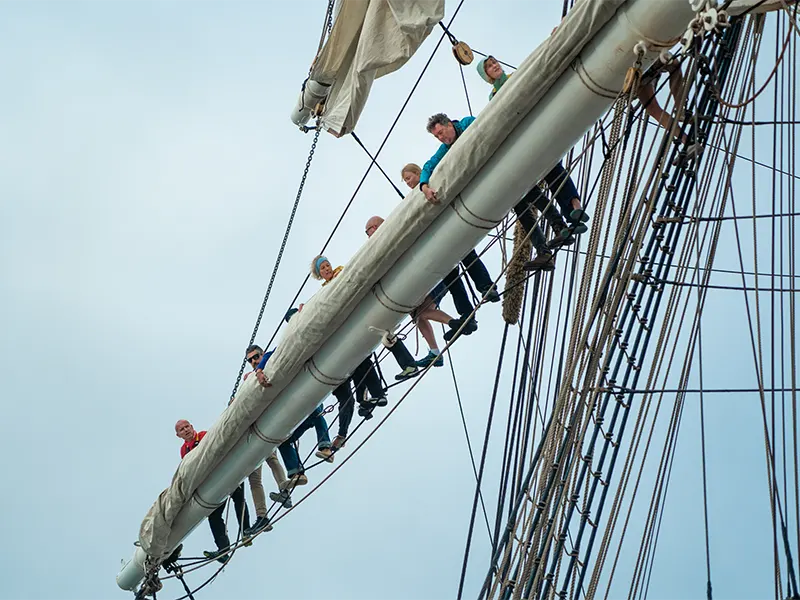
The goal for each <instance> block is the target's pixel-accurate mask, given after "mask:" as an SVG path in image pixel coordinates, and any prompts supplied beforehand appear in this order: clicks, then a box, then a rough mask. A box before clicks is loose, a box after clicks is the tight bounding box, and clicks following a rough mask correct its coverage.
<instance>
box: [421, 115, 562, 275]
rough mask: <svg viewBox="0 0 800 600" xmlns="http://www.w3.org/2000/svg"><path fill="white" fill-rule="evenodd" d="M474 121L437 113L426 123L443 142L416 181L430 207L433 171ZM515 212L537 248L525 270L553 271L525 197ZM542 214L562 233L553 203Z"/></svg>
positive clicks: (434, 198) (434, 197)
mask: <svg viewBox="0 0 800 600" xmlns="http://www.w3.org/2000/svg"><path fill="white" fill-rule="evenodd" d="M474 121H475V117H463V118H461V119H457V120H453V119H450V117H448V116H447V115H446V114H444V113H437V114H435V115H433V116H432V117H431V118H430V119H428V126H427V130H428V133H431V134H433V136H434V137H435V138H436V139H437V140H439V141H440V142H442V145H441V146H439V149H438V150H437V151H436V154H434V155H433V156H431V158H430V159H429V160H428V162H426V163H425V166H423V167H422V173H421V174H420V177H419V189H420V191H421V192H422V193H423V194H424V195H425V199H426V200H427V201H428V202H430V203H432V204H438V203H439V198H438V196H437V195H436V190H434V189H433V188H432V187H431V186H430V185H429V182H430V179H431V175H432V174H433V171H434V169H436V166H437V165H438V164H439V163H440V162H441V160H442V159H443V158H444V155H445V154H447V151H448V150H450V147H451V146H452V145H453V144H455V143H456V141H457V140H458V138H459V137H461V134H462V133H464V131H465V130H466V129H467V127H469V126H470V125H471V124H472V123H473V122H474ZM514 212H516V213H517V216H518V217H519V221H520V224H521V225H522V227H523V228H524V229H525V232H526V233H529V234H530V236H531V242H532V243H533V247H534V248H536V258H535V259H534V260H532V261H528V262H527V263H526V264H525V267H524V268H525V269H526V270H529V271H536V270H543V271H552V270H553V269H554V268H555V263H554V261H553V254H552V252H550V249H549V248H548V247H547V240H546V239H545V237H544V234H543V233H542V230H541V229H540V228H539V226H538V225H537V224H536V217H535V216H534V215H533V204H532V202H530V201H529V200H528V199H527V196H526V197H525V198H523V199H522V200H521V201H520V202H518V203H517V204H516V205H515V206H514ZM543 213H544V217H545V219H547V222H548V223H550V225H551V227H553V229H554V231H560V230H561V229H564V227H565V225H564V221H563V219H562V218H561V215H560V214H559V213H558V210H556V209H555V207H553V205H552V203H550V204H549V206H547V207H546V208H545V209H544V210H543ZM572 241H574V239H572V240H567V243H571V242H572Z"/></svg>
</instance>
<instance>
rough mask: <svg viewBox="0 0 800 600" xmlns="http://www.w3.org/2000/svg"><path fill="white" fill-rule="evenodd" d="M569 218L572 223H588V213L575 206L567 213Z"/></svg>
mask: <svg viewBox="0 0 800 600" xmlns="http://www.w3.org/2000/svg"><path fill="white" fill-rule="evenodd" d="M569 220H570V221H572V222H573V223H588V222H589V215H587V214H586V211H585V210H583V209H582V208H575V209H573V210H572V212H571V213H569Z"/></svg>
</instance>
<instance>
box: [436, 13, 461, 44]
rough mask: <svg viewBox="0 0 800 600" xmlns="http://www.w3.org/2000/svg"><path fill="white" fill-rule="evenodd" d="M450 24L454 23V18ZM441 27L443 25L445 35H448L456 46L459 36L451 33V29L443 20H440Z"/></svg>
mask: <svg viewBox="0 0 800 600" xmlns="http://www.w3.org/2000/svg"><path fill="white" fill-rule="evenodd" d="M450 24H451V25H452V24H453V20H452V19H450ZM439 27H441V28H442V29H443V30H444V35H446V36H447V39H448V40H450V43H451V44H453V45H454V46H455V45H456V44H457V43H458V38H457V37H456V36H454V35H453V34H452V33H450V30H449V29H448V28H447V25H445V24H444V23H442V22H441V21H439Z"/></svg>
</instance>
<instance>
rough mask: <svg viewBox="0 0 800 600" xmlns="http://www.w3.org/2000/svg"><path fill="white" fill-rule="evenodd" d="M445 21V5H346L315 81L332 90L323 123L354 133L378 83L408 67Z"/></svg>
mask: <svg viewBox="0 0 800 600" xmlns="http://www.w3.org/2000/svg"><path fill="white" fill-rule="evenodd" d="M443 17H444V0H341V2H340V5H339V12H338V14H337V15H336V21H335V22H334V25H333V29H332V30H331V35H330V37H329V38H328V41H327V42H326V43H325V45H324V46H323V48H322V50H321V51H320V53H319V54H318V55H317V58H316V60H315V61H314V66H313V68H312V70H311V75H310V78H311V79H312V80H314V81H317V82H319V83H322V84H325V85H331V86H332V87H331V90H330V93H329V94H328V99H327V101H326V102H325V110H324V112H323V118H322V123H323V125H324V127H325V128H326V129H327V130H328V131H329V132H330V133H332V134H333V135H335V136H337V137H340V136H342V135H345V134H348V133H350V132H351V131H353V129H354V128H355V126H356V123H357V122H358V118H359V117H360V116H361V111H362V110H363V109H364V105H365V104H366V103H367V96H369V92H370V89H371V88H372V82H373V81H374V80H375V79H377V78H378V77H383V76H384V75H388V74H389V73H393V72H394V71H396V70H397V69H399V68H400V67H402V66H403V65H404V64H405V63H406V61H408V59H409V58H411V57H412V56H413V55H414V52H416V51H417V49H418V48H419V47H420V46H421V45H422V42H424V41H425V38H427V37H428V35H429V34H430V33H431V31H432V30H433V28H434V27H435V26H436V24H437V23H438V22H439V21H440V20H441V19H442V18H443Z"/></svg>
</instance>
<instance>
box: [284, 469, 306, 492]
mask: <svg viewBox="0 0 800 600" xmlns="http://www.w3.org/2000/svg"><path fill="white" fill-rule="evenodd" d="M307 483H308V477H306V474H305V473H295V474H294V475H292V476H291V477H289V479H287V480H286V481H284V482H283V484H282V485H281V491H283V490H292V489H294V488H296V487H297V486H298V485H306V484H307Z"/></svg>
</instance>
